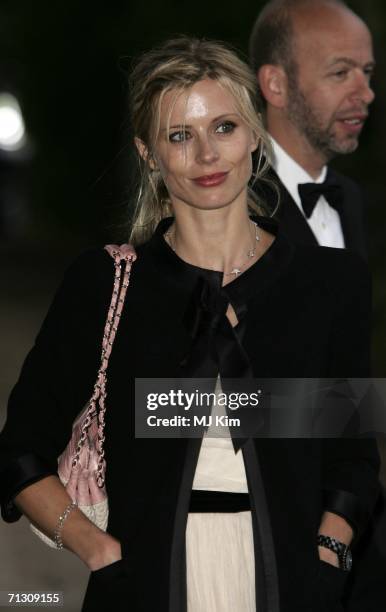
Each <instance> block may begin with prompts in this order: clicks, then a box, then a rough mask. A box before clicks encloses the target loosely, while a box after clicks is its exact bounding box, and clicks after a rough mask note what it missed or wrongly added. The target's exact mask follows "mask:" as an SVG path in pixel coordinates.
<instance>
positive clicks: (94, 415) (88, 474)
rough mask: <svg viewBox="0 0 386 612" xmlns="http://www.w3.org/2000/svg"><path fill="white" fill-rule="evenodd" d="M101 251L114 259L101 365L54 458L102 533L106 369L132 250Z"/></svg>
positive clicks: (63, 478)
mask: <svg viewBox="0 0 386 612" xmlns="http://www.w3.org/2000/svg"><path fill="white" fill-rule="evenodd" d="M105 249H106V251H107V252H108V253H109V254H110V255H111V257H112V258H113V259H114V266H115V276H114V287H113V294H112V297H111V303H110V307H109V310H108V314H107V319H106V323H105V328H104V334H103V341H102V354H101V363H100V367H99V370H98V375H97V380H96V383H95V385H94V390H93V394H92V396H91V398H90V400H89V401H88V402H87V404H86V406H85V407H84V409H83V410H82V411H81V413H80V414H79V415H78V417H77V418H76V419H75V421H74V424H73V427H72V435H71V439H70V441H69V443H68V444H67V446H66V448H65V450H64V451H63V453H62V454H61V455H60V457H59V459H58V475H59V478H60V480H61V482H62V483H63V485H64V486H65V488H66V490H67V493H68V494H69V495H70V497H71V499H72V501H73V502H76V503H77V505H78V507H79V509H80V510H81V511H82V512H83V513H84V514H85V515H86V516H87V517H88V518H89V519H90V521H92V522H93V523H94V524H95V525H96V526H97V527H99V528H100V529H102V530H103V531H106V529H107V522H108V516H109V506H108V499H107V493H106V487H105V473H106V461H105V458H104V450H103V443H104V440H105V438H104V426H105V412H106V404H105V400H106V383H107V367H108V363H109V357H110V354H111V349H112V347H113V343H114V339H115V336H116V333H117V330H118V325H119V320H120V316H121V313H122V309H123V305H124V301H125V296H126V291H127V288H128V286H129V281H130V272H131V266H132V263H133V262H134V261H135V260H136V253H135V250H134V249H133V247H132V246H131V245H129V244H124V245H122V246H117V245H107V246H106V247H105ZM31 529H32V531H33V532H34V533H35V534H36V535H37V536H38V537H39V538H40V539H41V540H43V542H45V543H46V544H48V546H51V547H52V548H56V546H55V543H54V541H53V540H51V538H49V537H47V536H46V535H45V534H44V533H42V532H41V531H40V530H39V529H37V527H35V526H34V525H31Z"/></svg>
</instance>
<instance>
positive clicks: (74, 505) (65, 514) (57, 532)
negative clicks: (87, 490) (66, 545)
mask: <svg viewBox="0 0 386 612" xmlns="http://www.w3.org/2000/svg"><path fill="white" fill-rule="evenodd" d="M77 506H78V504H77V503H76V502H71V504H68V506H66V507H65V509H64V511H63V514H61V515H60V516H59V520H58V523H57V525H56V527H55V531H54V542H55V545H56V548H58V549H59V550H62V548H63V542H62V537H61V534H62V529H63V525H64V522H65V520H66V519H67V518H68V515H69V514H70V512H71V511H72V510H74V508H77Z"/></svg>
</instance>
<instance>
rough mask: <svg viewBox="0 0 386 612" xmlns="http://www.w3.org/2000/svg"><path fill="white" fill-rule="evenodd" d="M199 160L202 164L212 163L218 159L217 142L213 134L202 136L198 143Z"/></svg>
mask: <svg viewBox="0 0 386 612" xmlns="http://www.w3.org/2000/svg"><path fill="white" fill-rule="evenodd" d="M196 157H197V161H198V162H199V163H202V164H211V163H213V162H214V161H216V160H218V158H219V152H218V148H217V144H216V142H215V141H214V139H213V138H212V137H211V136H206V137H202V138H200V139H199V140H198V143H197V156H196Z"/></svg>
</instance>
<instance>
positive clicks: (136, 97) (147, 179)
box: [130, 37, 271, 244]
mask: <svg viewBox="0 0 386 612" xmlns="http://www.w3.org/2000/svg"><path fill="white" fill-rule="evenodd" d="M203 79H213V80H215V81H218V83H219V84H220V85H222V86H223V87H224V88H225V89H226V90H228V92H230V93H231V94H232V96H233V98H234V100H235V104H236V108H237V110H238V112H239V113H240V116H241V117H242V119H243V120H244V121H245V123H246V124H247V125H248V126H249V127H250V128H251V130H252V132H253V133H254V135H255V137H256V138H257V140H258V142H259V145H258V149H257V157H258V164H257V166H258V167H257V170H256V172H255V173H254V181H253V182H255V181H256V180H258V179H260V178H261V176H262V175H263V173H264V172H265V170H266V168H267V166H268V159H269V157H270V155H269V154H270V150H271V147H270V142H269V139H268V137H267V135H266V132H265V130H264V128H263V125H262V120H261V117H260V115H259V113H258V110H257V96H256V91H257V84H256V79H255V76H254V74H253V73H252V71H251V70H250V68H249V67H248V65H247V64H246V63H245V62H243V61H242V60H241V59H240V58H239V57H238V56H237V55H236V53H235V52H234V51H233V50H231V49H230V48H228V47H226V46H225V45H224V44H223V43H219V42H216V41H210V40H199V39H196V38H188V37H180V38H176V39H173V40H169V41H167V42H165V43H164V44H163V45H162V46H160V47H158V48H155V49H151V50H150V51H148V52H147V53H145V54H144V55H143V56H142V57H141V58H140V60H139V62H138V63H137V65H136V67H135V68H134V70H133V72H132V75H131V88H130V89H131V120H132V126H133V132H134V136H135V137H137V138H139V139H140V140H141V141H142V142H143V143H144V145H145V147H146V149H147V159H146V161H145V160H144V159H142V157H141V156H140V155H139V154H138V164H139V179H140V180H139V185H138V191H137V195H136V205H135V210H134V216H133V223H132V231H131V235H130V242H132V243H133V244H140V243H142V242H145V241H146V240H148V239H149V238H150V237H151V235H152V234H153V232H154V230H155V228H156V226H157V225H158V223H159V221H160V220H161V219H163V218H164V217H168V216H171V215H172V207H171V202H170V198H169V194H168V192H167V189H166V186H165V184H164V182H163V180H162V177H161V174H160V172H159V171H158V170H152V168H151V164H150V163H149V161H150V160H151V159H153V158H154V151H155V144H156V141H157V138H158V133H159V129H160V114H161V104H162V100H163V97H164V96H165V94H166V93H167V92H170V91H172V90H176V92H182V91H184V90H188V89H189V88H190V87H192V86H193V85H194V84H195V83H197V82H198V81H201V80H203ZM248 206H249V208H250V209H251V210H252V211H253V212H255V213H258V214H262V213H263V212H264V209H263V206H262V204H261V203H260V202H259V201H258V199H257V197H256V195H255V193H254V192H253V190H252V189H251V188H249V189H248Z"/></svg>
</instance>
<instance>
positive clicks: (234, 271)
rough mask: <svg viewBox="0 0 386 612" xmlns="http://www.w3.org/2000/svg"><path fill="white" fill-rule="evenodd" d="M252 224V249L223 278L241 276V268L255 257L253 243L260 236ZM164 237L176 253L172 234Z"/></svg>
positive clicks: (255, 224)
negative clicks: (241, 261) (242, 260)
mask: <svg viewBox="0 0 386 612" xmlns="http://www.w3.org/2000/svg"><path fill="white" fill-rule="evenodd" d="M252 223H253V225H254V226H255V235H254V238H253V245H252V248H251V249H249V251H248V252H247V258H246V259H245V261H244V262H243V263H242V264H240V265H239V266H235V267H234V268H232V270H231V271H230V272H223V274H224V276H234V277H235V278H237V277H238V276H239V274H241V272H242V271H243V268H244V267H245V266H246V265H247V263H248V262H249V261H250V259H253V258H254V257H256V248H257V244H255V242H259V240H260V236H259V234H258V225H257V223H255V222H254V221H252ZM165 237H166V238H167V240H168V243H169V245H170V247H171V248H172V250H173V251H174V252H176V249H175V246H174V240H173V234H172V232H170V231H168V232H166V234H165Z"/></svg>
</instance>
